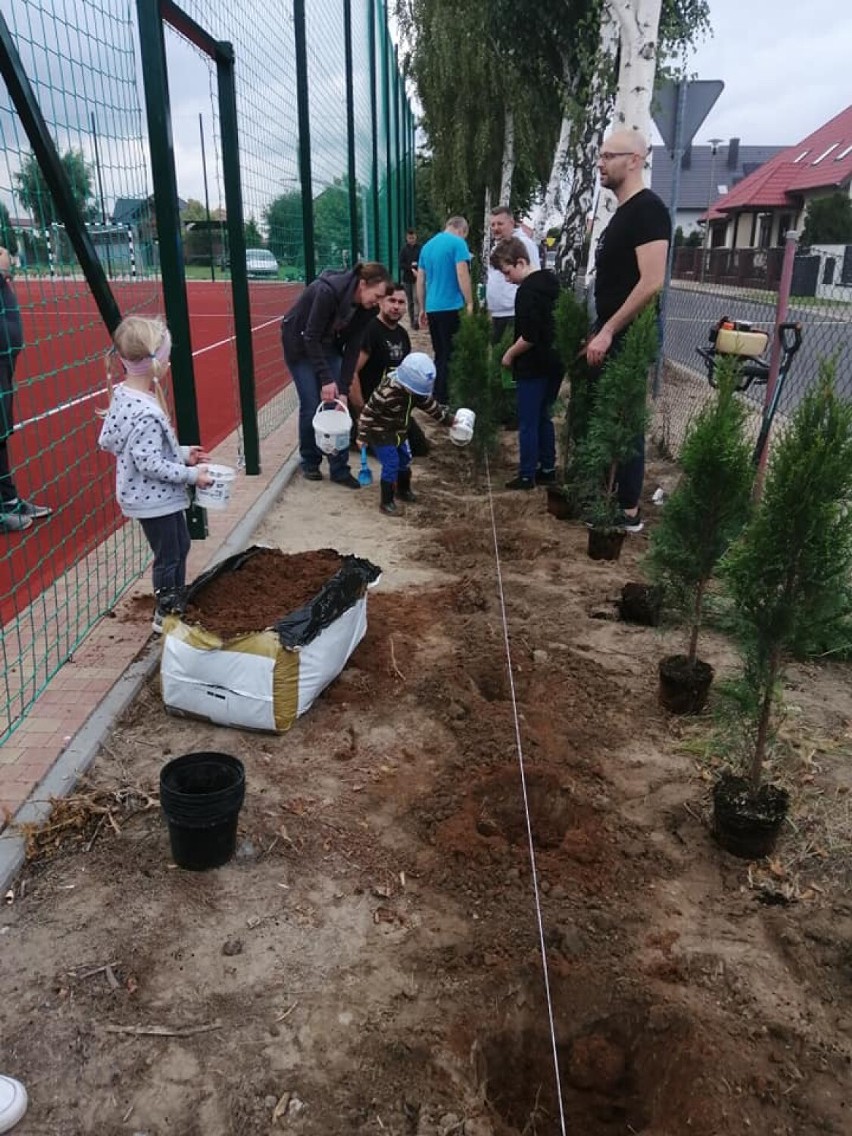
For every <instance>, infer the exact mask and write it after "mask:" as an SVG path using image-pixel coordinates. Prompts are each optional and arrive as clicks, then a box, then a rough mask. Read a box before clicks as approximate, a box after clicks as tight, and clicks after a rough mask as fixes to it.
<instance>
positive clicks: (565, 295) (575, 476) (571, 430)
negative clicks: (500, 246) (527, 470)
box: [556, 291, 590, 496]
mask: <svg viewBox="0 0 852 1136" xmlns="http://www.w3.org/2000/svg"><path fill="white" fill-rule="evenodd" d="M588 337H589V315H588V312H587V311H586V306H585V304H583V303H582V302H581V301H580V300H579V299H578V298H577V296H576V295H575V294H574V293H573V292H568V291H563V292H561V293H560V295H559V299H558V301H557V303H556V347H557V350H558V352H559V355H560V357H561V359H562V362H563V364H564V366H565V374H566V376H567V378H568V388H569V392H568V401H567V403H566V405H565V413H564V417H563V419H562V429H561V430H560V431H559V481H560V483H561V485H562V487H563V489H564V490H565V492H566V493H567V494H569V495H571V496H576V495H577V494H578V491H579V484H580V480H581V478H580V471H579V469H578V462H577V458H578V447H579V443H580V442H581V440H582V439H583V438H584V437H585V436H586V431H587V430H588V423H589V404H590V380H589V365H588V363H587V362H586V355H585V351H584V348H585V344H586V340H587V339H588Z"/></svg>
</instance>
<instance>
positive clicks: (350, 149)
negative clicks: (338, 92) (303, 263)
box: [343, 0, 367, 264]
mask: <svg viewBox="0 0 852 1136" xmlns="http://www.w3.org/2000/svg"><path fill="white" fill-rule="evenodd" d="M343 23H344V32H343V34H344V45H345V55H346V155H347V163H348V168H349V232H350V234H351V241H352V244H351V251H352V263H353V264H354V263H355V261H356V260H357V259H358V246H359V244H360V243H361V234H360V232H359V230H358V183H357V172H358V171H357V169H356V166H355V89H354V81H353V67H352V0H344V3H343ZM366 251H367V250H366V249H365V250H364V254H365V256H366Z"/></svg>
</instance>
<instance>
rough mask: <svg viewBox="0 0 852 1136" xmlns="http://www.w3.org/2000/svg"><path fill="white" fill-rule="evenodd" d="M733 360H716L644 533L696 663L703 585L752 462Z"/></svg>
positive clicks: (748, 483)
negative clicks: (657, 512)
mask: <svg viewBox="0 0 852 1136" xmlns="http://www.w3.org/2000/svg"><path fill="white" fill-rule="evenodd" d="M738 371H739V367H738V364H737V362H736V360H735V359H733V358H727V359H725V360H723V361H722V362H720V364H719V365H718V367H717V368H716V374H717V377H718V384H719V391H718V395H717V397H716V400H715V401H714V402H711V403H708V404H707V406H705V408H704V409H703V410H702V411H701V413H700V414H699V415H698V416H697V417H696V418H695V419H694V420H693V422H692V424H691V426H690V428H689V431H688V432H687V435H686V439H685V440H684V444H683V450H682V453H681V459H680V463H681V467H682V469H683V474H682V476H681V479H680V481H679V482H678V486H677V488H676V489H675V491H674V493H672V495H671V497H670V498H669V500H668V501H667V503H666V507H665V509H664V510H663V515H662V518H661V520H660V523H659V524H658V525H657V526H656V528H655V529H654V531H653V532H652V534H651V547H650V552H649V554H648V558H647V565H648V569H649V571H650V574H651V576H652V577H653V578H654V579H655V580H656V581H657V582H658V583H661V584H663V586H664V587H665V590H666V594H667V596H668V598H669V599H670V600H671V601H672V603H673V605H674V606H675V607H676V608H677V609H678V610H679V611H680V613H681V614H682V615H683V616H684V618H685V619H686V621H687V623H688V626H689V649H688V659H689V662H690V663H691V664H693V663H695V659H696V652H697V649H698V635H699V631H700V629H701V622H702V616H703V612H704V598H705V593H706V591H707V585H708V584H709V583H710V580H711V578H712V576H713V573H714V572H715V570H716V566H717V564H718V563H719V560H720V559H721V557H722V555H723V553H724V552H725V551H726V550H727V549H728V547H729V546H730V545H731V543H732V542H733V540H734V539H735V538H736V537H737V536H738V535H739V533H740V531H741V530H742V527H743V525H744V524H745V522H746V520H747V519H748V515H749V511H750V506H751V489H752V484H753V479H754V468H753V466H752V462H751V446H750V443H749V441H748V438H747V436H746V429H745V427H746V409H745V405H744V404H743V402H742V401H741V400H739V399H737V397H736V394H735V390H736V384H737V378H738Z"/></svg>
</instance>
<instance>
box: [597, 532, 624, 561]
mask: <svg viewBox="0 0 852 1136" xmlns="http://www.w3.org/2000/svg"><path fill="white" fill-rule="evenodd" d="M625 535H626V534H625V533H624V532H622V531H621V530H620V529H595V528H591V529H589V557H590V558H591V559H592V560H618V558H619V556H621V546H622V545H623V544H624V537H625Z"/></svg>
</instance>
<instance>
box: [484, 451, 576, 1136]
mask: <svg viewBox="0 0 852 1136" xmlns="http://www.w3.org/2000/svg"><path fill="white" fill-rule="evenodd" d="M485 479H486V482H487V484H488V508H489V510H490V512H491V536H492V539H493V541H494V566H495V568H496V572H497V592H498V594H499V597H500V619H501V622H502V624H503V646H504V648H505V651H506V666H507V668H508V670H509V693H510V695H511V700H512V720H513V722H514V727H515V747H516V749H517V752H518V766H519V768H520V773H521V790H522V792H523V798H524V816H525V818H526V822H527V841H528V844H529V854H530V867H531V869H532V881H533V896H534V898H535V914H536V921H537V923H538V943H539V949H540V951H541V964H542V974H543V976H544V993H545V998H546V1000H547V1018H548V1022H549V1024H550V1044H551V1048H552V1052H553V1073H554V1076H555V1078H556V1099H557V1101H558V1102H559V1124H560V1128H561V1130H562V1136H566V1128H565V1111H564V1108H563V1106H562V1079H561V1077H560V1076H559V1053H558V1050H557V1045H556V1025H555V1023H554V1020H553V1002H552V1000H551V997H550V973H549V971H548V968H547V947H546V945H545V941H544V920H543V917H542V914H541V898H540V895H539V890H538V869H537V866H536V860H535V845H534V844H533V833H532V821H531V819H530V806H529V797H528V795H527V774H526V769H525V767H524V748H523V745H522V744H521V724H520V719H519V717H518V703H517V700H516V698H515V676H514V675H513V673H512V649H511V646H510V644H509V625H508V621H507V618H506V602H505V597H504V594H503V571H502V568H501V565H500V547H499V544H498V540H497V519H496V517H495V515H494V499H493V497H492V496H491V468H490V466H489V464H488V455H487V454H486V455H485Z"/></svg>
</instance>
